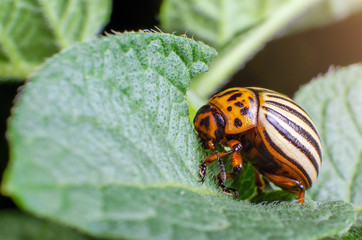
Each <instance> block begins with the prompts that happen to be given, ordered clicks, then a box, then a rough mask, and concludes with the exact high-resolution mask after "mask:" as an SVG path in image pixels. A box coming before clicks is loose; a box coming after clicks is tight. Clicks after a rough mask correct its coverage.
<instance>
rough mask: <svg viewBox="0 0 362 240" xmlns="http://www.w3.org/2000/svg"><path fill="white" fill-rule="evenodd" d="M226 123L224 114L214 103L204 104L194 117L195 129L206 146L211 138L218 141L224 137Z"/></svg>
mask: <svg viewBox="0 0 362 240" xmlns="http://www.w3.org/2000/svg"><path fill="white" fill-rule="evenodd" d="M225 123H226V121H225V117H224V115H223V114H222V113H221V111H220V110H219V109H218V108H217V107H215V106H214V105H212V104H207V105H204V106H202V107H201V108H200V109H199V110H198V111H197V113H196V116H195V118H194V125H195V130H196V131H197V133H198V136H199V139H200V142H201V143H202V144H203V145H204V146H205V147H207V143H208V141H209V140H212V141H213V142H214V143H216V142H219V141H221V140H222V139H223V138H224V133H225Z"/></svg>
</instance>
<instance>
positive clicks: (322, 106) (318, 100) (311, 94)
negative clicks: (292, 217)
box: [295, 64, 362, 239]
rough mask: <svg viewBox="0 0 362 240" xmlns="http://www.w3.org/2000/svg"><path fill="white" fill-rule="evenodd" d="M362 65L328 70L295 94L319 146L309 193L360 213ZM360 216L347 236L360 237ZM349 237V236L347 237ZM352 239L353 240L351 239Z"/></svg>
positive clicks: (315, 198)
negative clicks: (313, 127)
mask: <svg viewBox="0 0 362 240" xmlns="http://www.w3.org/2000/svg"><path fill="white" fill-rule="evenodd" d="M361 91H362V65H361V64H358V65H352V66H349V67H345V68H331V69H330V70H329V72H328V73H327V74H326V75H325V76H321V77H318V78H316V79H314V81H312V82H311V83H309V84H307V85H306V86H304V87H302V88H301V89H300V90H299V91H298V92H297V94H296V98H295V99H296V101H297V102H298V103H299V104H301V106H302V107H303V108H304V109H305V110H306V111H307V112H308V114H310V116H311V117H312V119H313V120H314V121H315V123H316V125H317V128H318V130H319V135H320V137H321V139H322V143H323V163H322V167H321V171H320V174H319V177H318V180H317V182H316V184H315V186H313V188H312V189H311V190H310V191H309V195H310V196H311V197H312V199H314V200H318V201H328V200H343V201H346V202H350V203H352V204H353V205H354V208H355V210H356V211H357V214H358V215H359V216H361V212H362V94H361ZM361 226H362V224H361V217H358V218H357V222H356V224H355V225H354V227H353V228H352V232H349V233H348V236H353V237H352V238H346V239H358V237H356V234H357V235H359V237H362V227H361ZM351 234H352V235H351ZM353 234H354V235H353ZM355 237H356V238H355Z"/></svg>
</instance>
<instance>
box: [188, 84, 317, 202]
mask: <svg viewBox="0 0 362 240" xmlns="http://www.w3.org/2000/svg"><path fill="white" fill-rule="evenodd" d="M194 125H195V129H196V131H197V133H198V136H199V139H200V141H201V143H202V144H203V146H204V147H205V148H207V149H211V150H212V153H211V155H209V156H207V157H206V158H205V159H204V160H203V162H202V163H201V165H200V167H201V170H200V174H201V176H202V180H201V181H202V182H203V181H204V180H205V177H206V166H207V164H210V163H212V162H214V161H215V160H218V161H217V162H218V163H219V164H220V174H219V175H218V179H219V186H220V187H221V188H222V189H223V191H224V192H226V193H228V194H230V193H231V191H233V192H234V193H235V196H238V193H237V191H236V190H235V189H232V188H227V187H225V185H224V181H225V179H226V178H229V177H232V176H234V175H236V174H238V173H239V172H240V171H241V170H242V163H243V158H245V160H246V159H247V160H248V161H249V162H250V163H251V164H252V165H253V167H254V169H255V173H256V185H257V187H258V191H262V190H263V187H264V181H263V178H262V177H261V175H262V176H264V177H265V178H266V179H268V180H269V181H271V182H273V183H274V184H275V185H277V186H279V187H281V188H282V189H284V190H286V191H289V192H294V193H296V194H297V196H298V202H299V203H303V202H304V193H305V190H307V189H309V188H310V187H311V186H312V185H313V184H314V183H315V181H316V179H317V176H318V172H319V168H320V166H321V163H322V146H321V141H320V138H319V136H318V132H317V129H316V127H315V125H314V123H313V121H312V120H311V118H310V117H309V116H308V114H307V113H306V112H305V111H304V110H303V109H302V108H301V107H300V106H299V105H297V104H296V103H295V102H294V101H293V100H292V99H290V98H288V97H287V96H285V95H283V94H280V93H278V92H275V91H271V90H268V89H264V88H256V87H248V88H230V89H227V90H225V91H223V92H221V93H218V94H216V95H215V96H213V97H212V98H211V99H210V101H209V102H208V103H207V104H206V105H204V106H203V107H201V108H200V110H199V111H198V112H197V113H196V116H195V119H194ZM215 144H221V145H222V146H228V147H230V149H231V150H229V151H226V152H218V151H217V150H216V149H215ZM227 155H231V165H232V166H233V169H234V171H233V172H232V173H226V172H225V170H224V167H223V162H222V161H221V158H222V157H224V156H227Z"/></svg>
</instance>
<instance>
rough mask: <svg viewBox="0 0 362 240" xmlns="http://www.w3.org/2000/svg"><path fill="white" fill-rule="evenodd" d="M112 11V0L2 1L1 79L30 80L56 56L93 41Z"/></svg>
mask: <svg viewBox="0 0 362 240" xmlns="http://www.w3.org/2000/svg"><path fill="white" fill-rule="evenodd" d="M110 10H111V1H110V0H105V1H93V0H82V1H66V0H38V1H35V0H1V1H0V79H1V78H18V79H22V78H27V77H28V75H29V74H30V73H31V72H32V71H33V70H34V68H35V67H36V66H38V65H39V64H41V63H42V62H43V61H44V60H45V59H46V58H48V57H50V56H51V55H53V54H54V53H56V52H58V51H59V50H61V49H63V48H66V47H68V46H70V45H72V44H73V43H74V42H79V41H80V42H83V41H87V40H89V39H91V38H93V37H94V35H95V34H97V33H98V32H99V31H100V29H101V28H102V27H103V25H104V24H105V23H106V22H107V21H108V18H109V16H110Z"/></svg>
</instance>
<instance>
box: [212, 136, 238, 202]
mask: <svg viewBox="0 0 362 240" xmlns="http://www.w3.org/2000/svg"><path fill="white" fill-rule="evenodd" d="M228 146H229V147H230V148H231V149H232V150H230V151H228V152H225V153H223V154H220V157H221V155H223V156H227V155H230V154H231V165H232V167H233V172H232V173H226V172H225V168H224V164H223V162H222V161H221V159H220V160H219V166H220V173H219V174H218V176H217V178H218V179H219V183H218V185H219V186H220V187H221V188H222V190H223V191H224V192H225V193H226V194H231V193H230V191H233V192H234V194H235V198H238V197H239V193H238V192H237V191H236V189H233V188H227V187H225V185H224V181H225V180H226V179H228V178H231V177H233V176H235V175H237V174H238V173H239V172H240V171H241V169H242V166H243V165H242V159H241V155H240V153H239V150H241V143H240V142H239V141H237V140H230V141H229V142H228Z"/></svg>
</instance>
